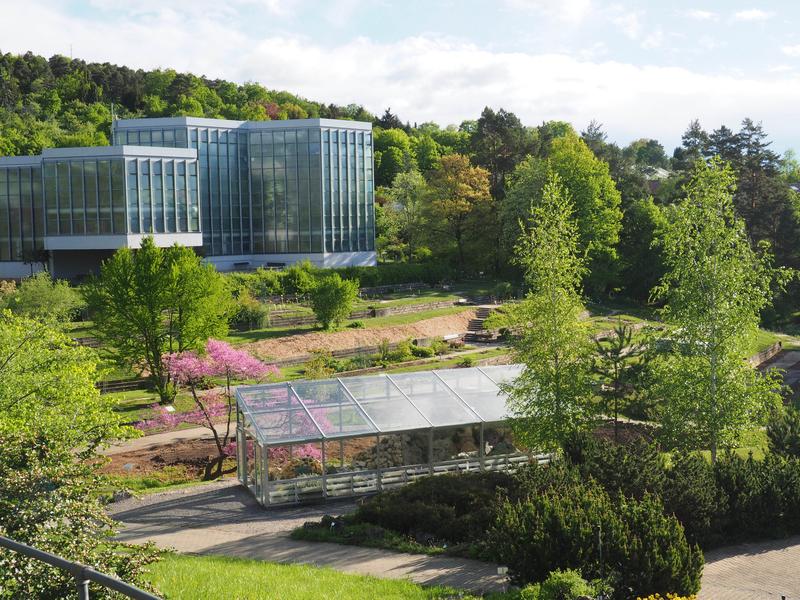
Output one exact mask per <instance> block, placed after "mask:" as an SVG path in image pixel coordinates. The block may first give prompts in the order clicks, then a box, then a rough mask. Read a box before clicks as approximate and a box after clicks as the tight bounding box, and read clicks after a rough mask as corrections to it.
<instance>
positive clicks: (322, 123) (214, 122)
mask: <svg viewBox="0 0 800 600" xmlns="http://www.w3.org/2000/svg"><path fill="white" fill-rule="evenodd" d="M114 127H117V128H119V129H148V128H153V129H158V128H162V127H210V128H219V129H297V128H300V127H330V128H339V129H360V130H364V131H371V130H372V123H368V122H366V121H349V120H346V119H283V120H278V121H233V120H230V119H206V118H204V117H151V118H142V119H118V120H116V121H114Z"/></svg>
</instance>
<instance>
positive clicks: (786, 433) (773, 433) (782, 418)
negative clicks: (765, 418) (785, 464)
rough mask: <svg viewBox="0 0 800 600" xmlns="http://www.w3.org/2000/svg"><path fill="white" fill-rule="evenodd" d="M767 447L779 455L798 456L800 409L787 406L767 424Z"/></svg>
mask: <svg viewBox="0 0 800 600" xmlns="http://www.w3.org/2000/svg"><path fill="white" fill-rule="evenodd" d="M767 438H768V440H769V449H770V450H771V451H772V452H774V453H775V454H780V455H781V456H787V457H788V456H794V457H800V410H797V409H796V408H794V407H787V408H786V409H785V410H784V411H783V412H780V413H777V414H775V415H774V416H773V417H772V418H771V419H770V421H769V423H768V424H767Z"/></svg>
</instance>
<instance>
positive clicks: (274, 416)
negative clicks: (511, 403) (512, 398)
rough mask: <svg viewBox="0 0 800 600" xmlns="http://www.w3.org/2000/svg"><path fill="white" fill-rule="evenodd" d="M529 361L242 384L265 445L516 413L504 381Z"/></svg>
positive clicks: (242, 396)
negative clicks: (524, 362)
mask: <svg viewBox="0 0 800 600" xmlns="http://www.w3.org/2000/svg"><path fill="white" fill-rule="evenodd" d="M523 368H524V367H523V365H497V366H487V367H472V368H466V369H464V368H462V369H441V370H433V371H417V372H413V373H398V374H395V375H387V374H381V375H364V376H358V377H347V378H335V379H315V380H299V381H288V382H282V383H273V384H267V385H255V386H241V387H239V388H237V390H236V402H237V404H238V406H239V409H240V410H241V411H242V412H243V414H244V419H245V427H247V428H248V430H250V431H251V433H252V434H253V435H254V437H255V438H256V439H257V440H258V441H259V443H261V444H262V445H265V446H276V445H284V444H297V443H307V442H316V441H322V440H328V439H342V438H347V437H359V436H365V435H378V434H386V433H399V432H405V431H415V430H423V429H431V428H441V427H458V426H467V425H479V424H481V423H498V422H502V421H504V420H506V419H507V418H509V416H510V415H509V413H508V409H507V407H506V396H505V393H504V392H503V391H502V389H501V385H502V384H504V383H508V382H510V381H512V380H513V379H515V378H516V377H517V376H518V375H519V374H520V373H521V372H522V370H523Z"/></svg>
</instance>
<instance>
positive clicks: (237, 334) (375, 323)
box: [225, 306, 471, 344]
mask: <svg viewBox="0 0 800 600" xmlns="http://www.w3.org/2000/svg"><path fill="white" fill-rule="evenodd" d="M466 310H471V307H468V306H453V307H450V308H440V309H436V310H425V311H421V312H416V313H409V314H405V315H392V316H388V317H377V318H374V319H363V320H361V323H363V324H364V327H365V328H366V329H374V328H377V327H393V326H395V325H408V324H410V323H416V322H417V321H422V320H424V319H432V318H434V317H444V316H447V315H453V314H457V313H460V312H464V311H466ZM352 322H353V321H345V322H344V323H342V327H347V326H348V325H349V324H350V323H352ZM309 331H321V332H323V330H321V329H319V328H318V327H317V326H314V325H305V326H301V327H289V328H286V327H267V328H265V329H256V330H253V331H231V332H230V333H229V334H228V335H227V336H226V337H225V340H226V341H228V342H230V343H232V344H246V343H248V342H255V341H258V340H266V339H271V338H277V337H284V336H289V335H297V334H301V333H307V332H309Z"/></svg>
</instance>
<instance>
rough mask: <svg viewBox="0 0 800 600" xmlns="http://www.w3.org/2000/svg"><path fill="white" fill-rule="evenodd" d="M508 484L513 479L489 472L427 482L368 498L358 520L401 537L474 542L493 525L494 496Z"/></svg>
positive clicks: (420, 481)
mask: <svg viewBox="0 0 800 600" xmlns="http://www.w3.org/2000/svg"><path fill="white" fill-rule="evenodd" d="M512 483H513V480H512V478H511V476H509V475H506V474H504V473H493V472H486V473H468V474H463V475H440V476H438V477H426V478H424V479H420V480H419V481H417V482H415V483H414V484H412V485H408V486H405V487H403V488H400V489H398V490H394V491H391V492H383V493H381V494H378V495H377V496H375V497H373V498H371V499H370V500H368V501H367V502H366V503H364V504H363V505H361V506H360V507H359V509H358V511H357V512H356V520H358V521H360V522H363V523H372V524H373V525H380V526H381V527H384V528H386V529H390V530H392V531H396V532H398V533H402V534H405V535H413V534H419V533H424V534H428V535H430V536H433V537H434V538H435V539H437V540H441V541H446V542H451V543H459V542H469V541H476V540H479V539H481V538H482V537H483V535H484V533H485V531H486V530H487V529H488V528H489V527H490V526H491V524H492V522H493V521H494V519H495V516H496V505H497V504H496V502H497V494H498V490H499V489H501V488H503V489H508V488H509V487H510V486H511V485H512Z"/></svg>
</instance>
